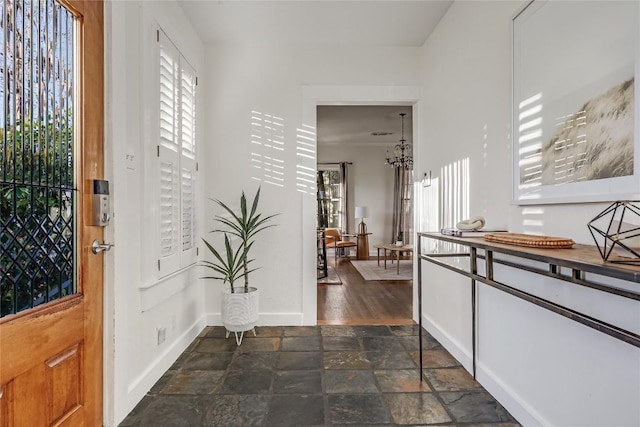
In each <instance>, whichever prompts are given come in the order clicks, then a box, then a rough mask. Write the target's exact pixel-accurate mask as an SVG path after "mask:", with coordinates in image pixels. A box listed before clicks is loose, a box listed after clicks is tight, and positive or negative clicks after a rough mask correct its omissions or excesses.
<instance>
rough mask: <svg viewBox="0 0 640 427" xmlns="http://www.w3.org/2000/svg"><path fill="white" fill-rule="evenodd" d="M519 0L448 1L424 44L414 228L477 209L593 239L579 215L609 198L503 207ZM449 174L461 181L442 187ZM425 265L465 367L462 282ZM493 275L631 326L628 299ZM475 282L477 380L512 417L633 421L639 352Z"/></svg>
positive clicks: (519, 228)
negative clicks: (425, 178) (423, 177)
mask: <svg viewBox="0 0 640 427" xmlns="http://www.w3.org/2000/svg"><path fill="white" fill-rule="evenodd" d="M522 6H524V2H517V1H516V2H499V1H496V2H485V1H482V2H455V3H454V4H453V5H452V6H451V8H450V9H449V11H448V12H447V14H446V15H445V17H444V19H443V20H442V21H441V23H440V24H439V26H438V28H437V29H436V31H434V33H433V34H432V35H431V36H430V37H429V39H428V40H427V42H426V43H425V45H424V51H423V55H422V58H423V60H422V86H423V96H422V98H423V105H422V110H421V111H422V114H421V116H420V122H421V126H422V129H423V139H422V141H423V143H422V144H421V147H420V152H421V154H420V158H419V159H416V161H417V166H416V169H417V170H418V171H420V172H421V171H423V170H424V171H427V170H431V171H432V173H433V181H432V182H433V185H432V186H431V187H428V188H422V187H421V186H417V188H418V192H419V194H418V196H417V197H418V199H419V203H418V209H419V210H420V212H428V213H430V215H431V216H430V217H424V216H423V217H421V218H419V219H418V222H419V224H420V225H419V228H421V229H422V230H437V229H438V227H440V226H453V225H455V222H456V221H457V220H460V219H463V218H466V217H468V216H473V215H483V216H485V217H486V218H487V225H488V226H493V227H507V228H508V229H509V230H510V231H515V232H532V233H541V234H546V235H558V236H566V237H571V238H573V239H574V240H575V241H576V242H578V243H585V244H592V243H593V242H592V239H591V236H590V234H589V232H588V230H587V226H586V224H587V222H588V221H589V220H590V219H591V218H593V217H594V216H595V215H596V214H597V213H598V212H600V211H601V210H603V209H604V208H605V207H606V206H607V204H603V203H590V204H573V205H544V206H528V207H521V206H513V205H510V202H511V190H510V187H511V157H510V150H511V146H510V144H511V140H510V132H511V130H510V121H511V112H510V105H511V95H510V94H511V87H510V70H511V64H510V60H511V53H510V22H511V18H512V17H513V16H514V14H515V13H516V12H517V11H518V10H519V9H520V8H521V7H522ZM637 104H638V101H637V100H636V106H637ZM455 182H458V183H462V184H463V185H462V186H461V187H458V188H459V191H456V192H455V194H451V191H450V187H451V185H453V183H455ZM441 203H443V204H441ZM444 203H446V204H444ZM454 205H456V206H454ZM434 216H437V218H434ZM423 274H424V277H427V278H428V280H427V281H426V282H425V284H424V286H425V292H424V320H425V323H426V324H427V325H428V327H430V328H431V329H432V330H433V332H434V335H436V337H438V338H439V339H440V340H441V341H442V342H443V343H444V344H445V346H446V347H447V348H448V349H449V350H450V351H451V352H452V353H453V354H454V355H455V356H456V357H458V358H459V359H460V360H462V361H463V362H464V364H465V366H466V367H467V368H468V369H470V365H471V360H470V358H471V329H470V328H471V307H470V283H469V282H470V281H469V280H468V279H466V278H462V277H461V276H459V275H457V274H455V273H452V272H450V271H445V270H444V269H441V268H439V267H436V266H434V265H432V264H429V263H424V262H423ZM496 274H497V276H496V277H497V278H498V280H502V281H504V282H506V283H508V284H511V285H515V286H517V287H520V288H523V289H527V290H528V291H530V292H534V293H536V294H537V295H539V296H542V297H544V298H548V299H551V300H552V301H560V302H561V303H563V304H567V305H568V306H570V307H574V308H576V309H578V310H583V311H585V312H586V313H587V314H590V315H592V316H595V317H601V318H605V319H607V320H608V321H611V322H613V323H614V324H617V325H620V326H622V327H626V328H628V329H630V330H632V331H634V332H635V333H639V331H640V312H639V310H638V308H637V302H633V301H630V300H623V299H622V298H620V297H615V296H608V295H606V296H603V295H602V294H601V293H599V292H595V291H593V290H589V289H586V288H580V287H578V286H575V285H570V284H566V283H560V282H558V281H555V280H552V279H549V280H542V279H540V278H539V277H535V276H534V275H531V274H529V273H526V272H522V271H514V270H513V269H509V268H499V269H497V270H496ZM608 282H610V279H609V280H608ZM478 286H479V288H478V328H479V329H478V330H479V332H478V334H479V335H478V379H479V380H480V382H481V383H482V384H483V385H484V386H485V387H486V388H487V389H488V390H489V391H490V392H491V393H492V394H493V395H494V396H496V397H497V398H498V399H499V400H500V402H502V403H503V404H504V405H505V406H506V407H507V409H508V410H509V411H510V412H511V413H512V414H513V415H514V416H516V418H517V419H518V421H520V422H521V423H523V424H524V425H583V426H587V425H590V426H594V425H607V426H613V425H620V426H630V425H639V424H640V411H638V402H640V349H638V348H635V347H633V346H631V345H629V344H625V343H623V342H621V341H618V340H615V339H612V338H610V337H608V336H607V335H604V334H601V333H598V332H596V331H594V330H592V329H590V328H587V327H585V326H582V325H580V324H577V323H576V322H573V321H570V320H568V319H566V318H563V317H560V316H558V315H555V314H552V313H551V312H548V311H546V310H544V309H541V308H538V307H536V306H533V305H531V304H528V303H526V302H523V301H521V300H518V299H516V298H514V297H511V296H509V295H506V294H504V293H501V292H499V291H496V290H494V289H492V288H488V287H486V286H484V285H480V284H479V285H478Z"/></svg>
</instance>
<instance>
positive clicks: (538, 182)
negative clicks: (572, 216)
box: [511, 0, 640, 205]
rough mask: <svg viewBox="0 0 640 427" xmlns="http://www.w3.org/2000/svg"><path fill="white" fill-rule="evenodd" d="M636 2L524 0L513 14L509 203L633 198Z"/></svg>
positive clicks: (639, 185)
mask: <svg viewBox="0 0 640 427" xmlns="http://www.w3.org/2000/svg"><path fill="white" fill-rule="evenodd" d="M639 22H640V7H639V2H635V1H579V2H578V1H576V2H574V1H571V2H565V1H562V2H559V1H543V0H533V1H531V2H530V3H528V4H527V5H526V6H525V7H524V8H523V9H522V10H521V11H520V12H519V13H517V14H516V15H515V16H514V18H513V22H512V32H513V33H512V48H513V52H512V53H513V70H512V71H513V72H512V89H513V90H512V94H513V99H512V120H513V121H512V145H511V146H512V158H513V169H512V170H513V174H512V175H513V202H514V203H515V204H520V205H527V204H549V203H581V202H596V201H613V200H625V199H637V198H639V197H640V149H639V148H640V139H639V133H640V132H639V131H638V124H639V123H640V111H639V110H640V109H638V108H636V106H637V103H638V99H640V94H639V92H638V89H637V86H636V85H635V81H636V80H637V77H638V75H639V74H640V73H639V70H640V65H639V63H638V58H639V57H640V55H639V51H640V40H639V39H640V29H639V24H638V23H639Z"/></svg>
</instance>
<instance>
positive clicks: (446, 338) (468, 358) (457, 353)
mask: <svg viewBox="0 0 640 427" xmlns="http://www.w3.org/2000/svg"><path fill="white" fill-rule="evenodd" d="M422 326H423V327H424V328H425V329H426V330H427V331H428V332H429V333H430V334H431V335H433V337H434V338H435V339H437V340H438V342H439V343H440V344H442V346H443V347H444V348H446V349H447V351H448V352H449V353H451V355H452V356H453V357H454V358H455V359H456V360H457V361H458V362H460V363H461V364H462V366H464V368H465V369H466V370H467V371H469V372H473V358H472V355H471V353H470V352H469V351H468V350H467V349H466V348H464V347H463V346H462V345H461V344H460V342H459V341H458V340H456V339H455V338H453V337H452V336H451V335H449V334H447V333H446V332H444V331H443V330H442V328H441V327H440V326H439V325H438V324H437V323H436V322H434V321H433V320H432V319H430V318H429V317H427V316H425V315H424V313H423V314H422Z"/></svg>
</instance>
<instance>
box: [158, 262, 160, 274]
mask: <svg viewBox="0 0 640 427" xmlns="http://www.w3.org/2000/svg"><path fill="white" fill-rule="evenodd" d="M158 271H160V260H158Z"/></svg>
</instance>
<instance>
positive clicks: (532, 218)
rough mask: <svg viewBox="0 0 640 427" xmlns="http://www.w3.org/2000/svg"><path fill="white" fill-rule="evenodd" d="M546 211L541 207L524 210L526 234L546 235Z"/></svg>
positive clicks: (523, 224) (523, 227)
mask: <svg viewBox="0 0 640 427" xmlns="http://www.w3.org/2000/svg"><path fill="white" fill-rule="evenodd" d="M543 228H544V209H543V208H541V207H529V208H523V209H522V229H523V232H525V233H530V234H538V235H542V234H544V233H543V232H542V229H543Z"/></svg>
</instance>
